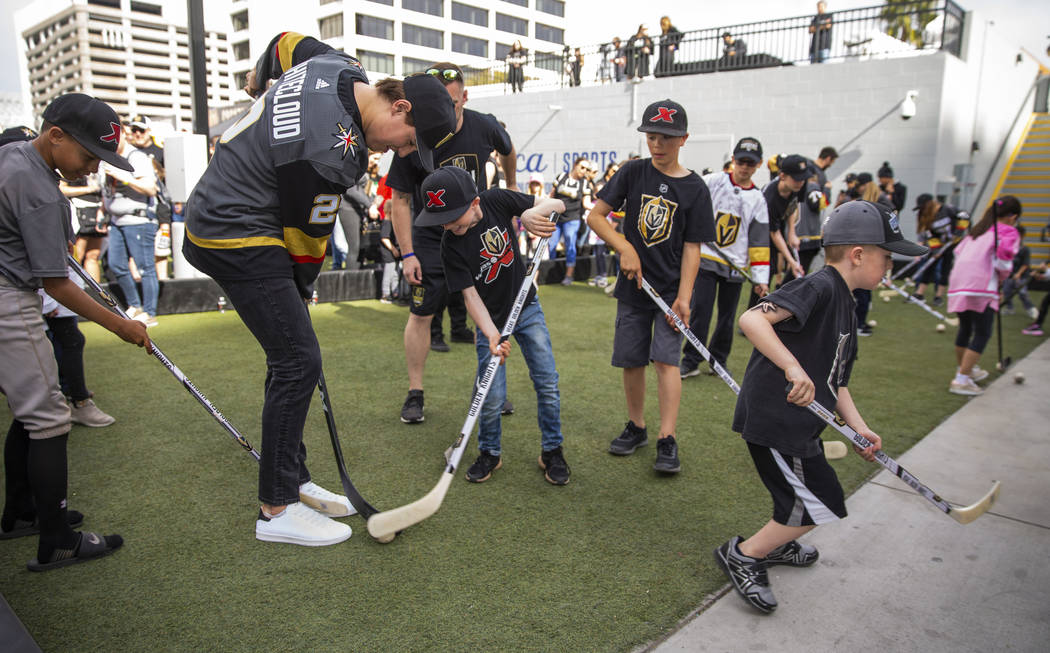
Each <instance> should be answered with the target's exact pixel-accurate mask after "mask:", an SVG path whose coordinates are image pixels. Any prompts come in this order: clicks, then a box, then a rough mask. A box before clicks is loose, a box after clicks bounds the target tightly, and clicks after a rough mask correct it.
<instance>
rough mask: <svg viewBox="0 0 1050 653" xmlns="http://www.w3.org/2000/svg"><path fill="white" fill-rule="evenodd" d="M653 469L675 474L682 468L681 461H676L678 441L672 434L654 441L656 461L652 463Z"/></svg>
mask: <svg viewBox="0 0 1050 653" xmlns="http://www.w3.org/2000/svg"><path fill="white" fill-rule="evenodd" d="M653 469H655V470H656V471H658V472H663V473H664V474H677V473H678V472H680V471H681V470H682V463H680V462H679V461H678V441H677V440H675V438H674V436H673V435H668V436H667V437H665V438H660V439H659V440H657V441H656V462H655V463H653Z"/></svg>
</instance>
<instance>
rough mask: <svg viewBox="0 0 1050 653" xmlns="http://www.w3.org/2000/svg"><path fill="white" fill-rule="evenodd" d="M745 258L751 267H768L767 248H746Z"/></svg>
mask: <svg viewBox="0 0 1050 653" xmlns="http://www.w3.org/2000/svg"><path fill="white" fill-rule="evenodd" d="M747 258H748V260H749V261H750V262H751V265H769V248H768V247H748V248H747Z"/></svg>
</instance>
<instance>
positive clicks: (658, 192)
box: [598, 159, 715, 306]
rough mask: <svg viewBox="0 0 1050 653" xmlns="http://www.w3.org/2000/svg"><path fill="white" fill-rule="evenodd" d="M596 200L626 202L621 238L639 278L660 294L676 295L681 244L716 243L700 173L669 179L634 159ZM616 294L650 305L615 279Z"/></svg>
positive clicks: (649, 162)
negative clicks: (630, 250) (638, 267)
mask: <svg viewBox="0 0 1050 653" xmlns="http://www.w3.org/2000/svg"><path fill="white" fill-rule="evenodd" d="M598 198H599V199H601V200H602V201H604V202H605V203H606V204H608V205H609V206H613V207H619V206H622V205H623V203H624V202H625V201H626V203H627V209H626V211H625V213H624V218H623V235H624V237H625V238H626V239H627V242H629V243H631V246H633V247H634V249H635V251H636V252H638V257H639V258H640V259H641V262H642V275H643V276H644V277H645V280H646V281H648V282H649V285H651V286H652V287H653V288H654V289H655V290H656V292H657V293H658V294H659V295H661V296H668V295H676V294H677V293H678V281H679V280H680V279H681V276H682V250H683V247H684V244H685V243H702V242H711V241H713V240H714V239H715V217H714V211H713V210H712V208H711V192H710V191H709V190H708V189H707V184H705V183H704V180H703V179H701V178H700V175H698V174H696V173H695V172H692V171H690V173H689V174H688V175H686V176H685V177H668V176H667V175H665V174H664V173H662V172H660V171H659V170H657V169H656V168H655V167H654V166H653V164H652V160H651V159H635V160H632V161H628V162H627V163H625V164H623V166H622V167H621V168H620V169H619V170H617V171H616V174H615V175H613V177H612V179H610V180H609V182H608V183H607V184H605V187H604V188H602V190H601V192H599V193H598ZM615 294H616V298H617V299H619V300H620V301H624V302H627V303H628V304H633V305H635V306H649V305H650V304H651V302H652V299H650V298H649V296H648V295H647V294H646V293H645V291H644V290H639V289H638V285H637V284H636V283H635V282H633V281H630V282H629V281H627V280H626V279H625V278H623V279H620V280H618V281H617V283H616V293H615Z"/></svg>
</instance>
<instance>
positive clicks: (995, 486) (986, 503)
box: [948, 481, 1003, 524]
mask: <svg viewBox="0 0 1050 653" xmlns="http://www.w3.org/2000/svg"><path fill="white" fill-rule="evenodd" d="M1002 485H1003V484H1002V483H1001V482H999V481H995V482H994V483H992V489H990V490H988V494H986V495H984V496H983V497H982V498H981V500H980V501H978V502H976V503H974V504H972V505H969V506H966V507H965V508H954V507H953V508H952V511H951V512H949V513H948V516H949V517H951V518H952V519H954V520H955V521H957V522H959V523H960V524H969V523H970V522H972V521H973V520H975V519H977V518H978V517H980V516H981V515H983V514H984V513H986V512H988V509H989V508H991V507H992V505H993V504H995V500H996V499H998V498H999V488H1000V487H1002Z"/></svg>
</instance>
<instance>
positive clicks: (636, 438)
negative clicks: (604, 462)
mask: <svg viewBox="0 0 1050 653" xmlns="http://www.w3.org/2000/svg"><path fill="white" fill-rule="evenodd" d="M647 444H649V436H648V434H647V433H646V430H645V427H644V426H643V427H642V428H638V427H637V426H635V425H634V422H632V421H630V420H628V421H627V425H626V426H624V427H623V433H621V434H620V436H619V437H618V438H616V439H615V440H613V441H612V442H610V443H609V453H611V454H613V455H616V456H629V455H631V454H632V453H634V450H635V449H637V448H638V447H644V446H645V445H647Z"/></svg>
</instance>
